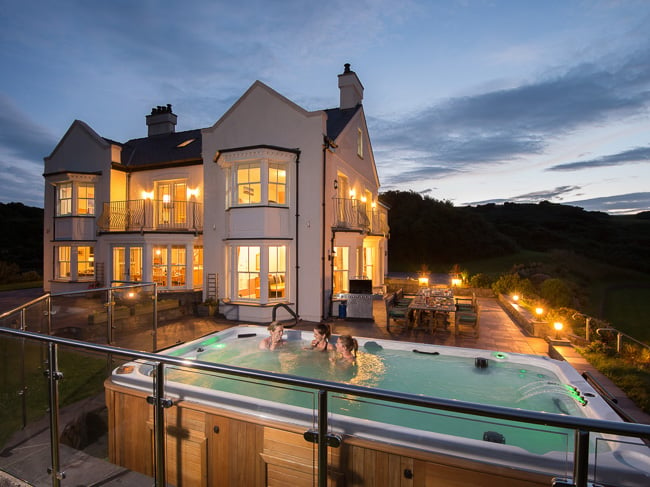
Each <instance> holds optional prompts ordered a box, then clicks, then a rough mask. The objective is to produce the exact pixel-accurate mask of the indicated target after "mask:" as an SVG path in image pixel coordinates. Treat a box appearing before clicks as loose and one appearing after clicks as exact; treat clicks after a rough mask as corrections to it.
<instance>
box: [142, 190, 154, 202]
mask: <svg viewBox="0 0 650 487" xmlns="http://www.w3.org/2000/svg"><path fill="white" fill-rule="evenodd" d="M141 196H142V199H143V200H152V199H153V191H143V192H142V193H141Z"/></svg>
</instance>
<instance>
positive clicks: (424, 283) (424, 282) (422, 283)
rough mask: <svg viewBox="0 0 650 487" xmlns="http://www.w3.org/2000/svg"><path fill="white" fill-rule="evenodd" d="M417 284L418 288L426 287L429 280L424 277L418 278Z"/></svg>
mask: <svg viewBox="0 0 650 487" xmlns="http://www.w3.org/2000/svg"><path fill="white" fill-rule="evenodd" d="M418 284H419V285H420V286H428V285H429V278H428V277H425V276H420V277H418Z"/></svg>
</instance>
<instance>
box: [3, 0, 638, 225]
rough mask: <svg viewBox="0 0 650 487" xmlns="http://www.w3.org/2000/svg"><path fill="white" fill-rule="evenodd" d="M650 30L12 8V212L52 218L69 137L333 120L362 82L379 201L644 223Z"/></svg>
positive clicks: (587, 19)
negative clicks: (47, 161)
mask: <svg viewBox="0 0 650 487" xmlns="http://www.w3.org/2000/svg"><path fill="white" fill-rule="evenodd" d="M649 24H650V2H648V1H646V0H591V1H587V0H580V1H572V0H563V1H552V0H545V1H544V2H539V1H523V0H522V1H518V0H512V1H498V0H491V1H488V0H457V1H452V0H449V1H444V0H439V1H435V2H434V1H427V0H421V1H418V0H413V1H409V0H406V1H399V2H396V1H394V0H391V1H384V0H357V1H352V2H351V1H349V0H330V1H328V2H313V1H308V0H295V1H294V0H287V1H284V0H260V1H251V0H240V1H238V2H231V1H208V0H199V1H192V0H188V1H187V2H178V1H168V0H158V1H155V0H139V1H128V0H111V1H109V2H100V1H90V0H79V1H74V0H62V1H59V2H52V1H32V0H24V1H22V2H16V1H12V0H0V45H1V46H2V49H0V62H1V63H2V64H1V65H2V66H3V69H2V75H1V76H0V170H1V171H2V174H3V177H2V178H1V180H0V201H1V202H5V203H6V202H10V201H20V202H23V203H25V204H28V205H31V206H42V191H43V179H42V172H43V157H44V156H47V155H49V154H50V153H51V151H52V149H53V148H54V146H55V145H56V143H57V142H58V140H59V139H60V138H61V137H62V136H63V135H64V133H65V131H66V130H67V129H68V127H69V126H70V124H71V123H72V122H73V121H74V120H75V119H79V120H83V121H84V122H86V123H88V124H89V125H90V126H91V127H92V128H93V129H94V130H95V131H97V132H98V133H99V134H100V135H102V136H104V137H107V138H110V139H114V140H117V141H122V142H124V141H126V140H128V139H131V138H137V137H144V136H146V125H145V115H147V114H148V113H150V112H151V108H152V107H154V106H158V105H164V104H167V103H171V104H172V105H173V110H174V113H176V114H177V115H178V117H179V119H178V125H177V130H178V131H180V130H189V129H194V128H200V127H207V126H210V125H212V124H213V123H214V122H215V121H216V120H217V119H218V118H219V117H221V115H222V114H223V113H224V112H225V111H226V110H227V109H228V108H229V107H230V106H231V105H232V103H234V102H235V101H236V100H237V98H239V97H240V96H241V95H242V94H243V93H244V92H245V91H246V89H247V88H248V87H249V86H250V85H251V84H252V83H253V82H254V81H255V80H257V79H259V80H260V81H263V82H264V83H266V84H268V85H269V86H271V87H272V88H273V89H275V90H276V91H278V92H280V93H281V94H283V95H284V96H286V97H288V98H289V99H291V100H293V101H295V102H296V103H298V104H299V105H301V106H303V107H304V108H306V109H308V110H317V109H325V108H332V107H335V106H337V105H338V87H337V75H338V74H340V73H341V72H342V71H343V64H344V63H346V62H349V63H351V64H352V69H353V70H354V71H355V72H356V73H357V75H358V76H359V78H360V80H361V82H362V83H363V85H364V87H365V96H364V108H365V111H366V116H367V117H368V123H369V131H370V136H371V140H372V146H373V150H374V153H375V159H376V162H377V167H378V171H379V177H380V181H381V184H382V190H384V191H386V190H391V189H397V190H413V191H417V192H422V193H424V194H427V195H429V196H431V197H433V198H436V199H441V200H449V201H451V202H452V203H454V204H455V205H466V204H479V203H484V202H488V201H493V202H503V201H513V202H539V201H543V200H548V201H552V202H557V203H564V204H576V205H578V206H582V207H584V208H585V209H589V210H601V211H608V212H611V213H634V212H637V211H642V210H648V209H650V186H649V184H648V181H650V36H648V34H647V26H648V25H649Z"/></svg>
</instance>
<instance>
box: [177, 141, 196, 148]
mask: <svg viewBox="0 0 650 487" xmlns="http://www.w3.org/2000/svg"><path fill="white" fill-rule="evenodd" d="M195 140H196V139H187V140H185V141H183V142H181V143H180V144H178V145H177V146H176V147H178V148H179V149H181V148H183V147H187V146H188V145H190V144H191V143H192V142H194V141H195Z"/></svg>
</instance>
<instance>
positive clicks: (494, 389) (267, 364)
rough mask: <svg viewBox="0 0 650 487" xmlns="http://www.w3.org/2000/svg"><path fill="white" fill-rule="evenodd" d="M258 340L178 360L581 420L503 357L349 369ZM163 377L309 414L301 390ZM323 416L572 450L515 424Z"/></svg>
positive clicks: (381, 358) (380, 360)
mask: <svg viewBox="0 0 650 487" xmlns="http://www.w3.org/2000/svg"><path fill="white" fill-rule="evenodd" d="M259 340H260V338H259V337H251V338H241V339H237V340H233V341H225V342H223V343H222V342H220V341H218V340H210V341H205V342H203V343H202V344H199V345H197V346H196V347H194V348H191V349H187V348H185V349H183V350H182V356H183V357H184V358H188V359H198V360H202V361H207V362H214V363H221V364H228V365H234V366H238V367H246V368H252V369H259V370H266V371H270V372H278V373H283V374H290V375H296V376H300V377H310V378H316V379H323V380H329V381H336V382H344V383H348V384H354V385H359V386H365V387H375V388H381V389H387V390H392V391H397V392H407V393H413V394H422V395H426V396H432V397H441V398H447V399H457V400H460V401H468V402H474V403H480V404H489V405H496V406H505V407H515V408H521V409H528V410H534V411H546V412H551V413H556V414H570V415H574V416H584V414H583V413H582V410H581V409H582V405H581V404H580V400H581V399H580V397H579V396H578V395H577V394H576V393H575V392H574V391H573V390H571V389H570V388H567V387H566V386H564V385H562V384H561V383H560V381H559V379H558V377H556V376H555V375H554V374H553V373H552V372H550V371H549V370H548V369H546V368H541V367H537V366H534V365H533V364H530V365H525V366H524V365H522V364H521V363H513V362H509V361H508V360H507V356H506V355H505V354H501V356H499V355H497V354H492V355H490V356H488V355H487V352H482V353H481V354H480V355H481V356H484V357H486V358H488V360H489V364H488V367H487V368H477V367H476V366H475V363H474V357H460V356H453V355H445V354H439V355H431V354H420V353H414V352H412V351H404V350H394V349H385V348H381V347H368V348H367V349H363V348H362V349H361V350H360V351H359V354H358V357H357V365H356V366H350V367H345V366H341V365H340V364H336V363H332V362H331V361H330V360H329V356H328V355H329V354H328V353H322V352H312V351H309V350H303V349H302V346H304V345H306V343H304V342H300V341H289V342H287V343H286V345H285V346H284V347H282V349H280V350H277V351H275V352H270V351H260V350H258V348H257V346H258V343H259ZM199 347H200V348H199ZM174 355H177V353H174ZM478 355H479V354H478V353H477V356H478ZM167 370H168V372H167V374H168V377H167V378H168V380H172V381H175V382H181V383H185V384H192V385H195V386H200V387H205V388H209V389H213V390H220V391H225V392H230V393H235V394H241V395H245V396H249V397H254V398H259V399H265V400H270V401H274V402H279V403H284V404H291V405H293V406H300V407H305V408H310V409H313V408H315V406H316V399H315V395H314V393H313V392H312V391H308V390H303V389H296V388H288V387H286V386H277V385H273V384H270V383H265V382H259V381H251V380H247V379H240V378H233V377H228V376H226V375H214V374H205V373H197V372H188V371H187V369H174V368H168V369H167ZM330 410H331V412H333V413H337V414H341V415H345V416H352V417H355V418H363V419H371V420H373V421H378V422H383V423H389V424H393V425H397V426H401V427H408V428H413V429H416V430H426V431H431V432H436V433H442V434H448V435H453V436H461V437H464V438H472V439H478V440H482V439H483V435H484V434H485V433H486V432H496V433H498V434H499V435H501V436H502V437H503V438H504V439H505V443H506V444H508V445H516V446H520V447H522V448H524V449H526V450H528V451H530V452H531V453H538V454H543V453H546V452H549V451H561V452H566V451H569V450H570V448H571V447H572V441H571V440H570V436H569V433H568V432H567V431H565V430H557V429H553V430H549V429H548V428H545V430H544V431H542V430H541V429H539V428H538V427H536V426H528V427H522V426H521V425H518V424H517V423H510V422H504V421H493V420H490V419H486V418H478V417H472V416H467V415H459V414H456V413H448V412H431V411H430V410H426V411H425V410H424V409H420V408H415V407H411V406H399V405H397V406H396V405H389V404H387V403H383V402H378V401H369V400H366V399H362V398H358V397H352V396H345V397H342V396H338V395H334V396H333V397H332V398H331V399H330Z"/></svg>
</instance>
